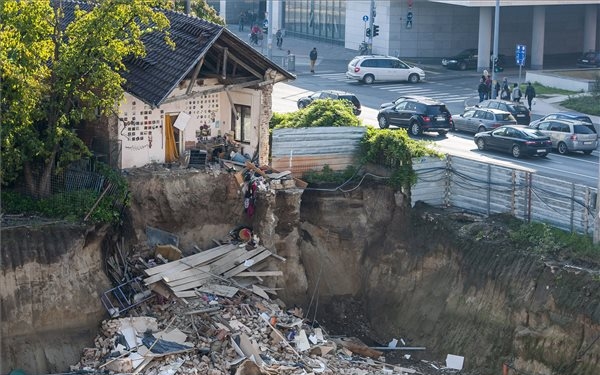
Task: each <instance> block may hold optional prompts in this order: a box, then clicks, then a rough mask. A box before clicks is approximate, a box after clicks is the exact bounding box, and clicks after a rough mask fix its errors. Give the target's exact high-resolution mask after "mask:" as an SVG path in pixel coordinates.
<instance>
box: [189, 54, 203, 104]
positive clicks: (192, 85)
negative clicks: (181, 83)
mask: <svg viewBox="0 0 600 375" xmlns="http://www.w3.org/2000/svg"><path fill="white" fill-rule="evenodd" d="M203 64H204V56H202V58H201V59H200V61H199V62H198V64H196V67H195V68H194V72H193V73H192V79H191V80H190V84H189V86H188V88H187V90H186V91H185V93H186V94H187V95H189V94H190V93H191V92H192V89H193V88H194V84H195V83H196V79H198V74H200V69H202V65H203Z"/></svg>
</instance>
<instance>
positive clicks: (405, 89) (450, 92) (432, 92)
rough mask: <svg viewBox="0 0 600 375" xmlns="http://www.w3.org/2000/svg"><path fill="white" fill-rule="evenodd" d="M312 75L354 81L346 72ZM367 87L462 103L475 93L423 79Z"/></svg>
mask: <svg viewBox="0 0 600 375" xmlns="http://www.w3.org/2000/svg"><path fill="white" fill-rule="evenodd" d="M427 74H430V72H427ZM314 76H315V77H319V78H323V79H327V80H331V81H336V82H346V83H351V82H354V81H350V80H348V79H347V78H346V73H321V74H315V75H314ZM369 87H372V88H375V89H379V90H385V91H389V92H393V93H394V94H395V96H402V95H419V96H427V97H430V98H432V99H436V100H439V101H441V102H444V103H464V101H465V100H467V99H469V98H472V97H473V96H476V95H477V92H476V90H473V89H469V88H465V87H456V86H451V85H449V84H446V83H443V82H429V81H424V82H420V83H418V84H410V83H408V82H390V83H376V84H374V85H371V86H369Z"/></svg>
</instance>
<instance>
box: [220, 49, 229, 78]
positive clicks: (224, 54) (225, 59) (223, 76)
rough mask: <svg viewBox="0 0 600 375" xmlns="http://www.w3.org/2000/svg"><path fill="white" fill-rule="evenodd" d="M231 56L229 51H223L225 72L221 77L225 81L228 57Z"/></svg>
mask: <svg viewBox="0 0 600 375" xmlns="http://www.w3.org/2000/svg"><path fill="white" fill-rule="evenodd" d="M228 54H229V49H227V47H225V49H224V51H223V72H222V73H221V77H222V78H223V79H227V55H228Z"/></svg>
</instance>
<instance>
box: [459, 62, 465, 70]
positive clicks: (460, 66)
mask: <svg viewBox="0 0 600 375" xmlns="http://www.w3.org/2000/svg"><path fill="white" fill-rule="evenodd" d="M458 69H459V70H467V63H466V62H464V61H463V62H461V63H459V64H458Z"/></svg>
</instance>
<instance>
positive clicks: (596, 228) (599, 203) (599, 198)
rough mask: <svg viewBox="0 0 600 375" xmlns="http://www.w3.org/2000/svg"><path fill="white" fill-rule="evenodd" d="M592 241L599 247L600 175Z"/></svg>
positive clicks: (599, 171) (599, 167) (599, 170)
mask: <svg viewBox="0 0 600 375" xmlns="http://www.w3.org/2000/svg"><path fill="white" fill-rule="evenodd" d="M598 159H600V156H598ZM598 161H600V160H598ZM598 173H600V164H599V165H598ZM592 239H593V241H594V244H596V245H597V244H599V243H600V174H598V190H597V191H596V216H595V217H594V233H593V237H592Z"/></svg>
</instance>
